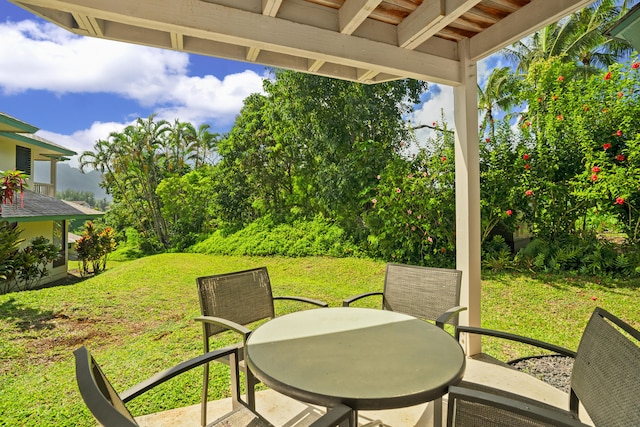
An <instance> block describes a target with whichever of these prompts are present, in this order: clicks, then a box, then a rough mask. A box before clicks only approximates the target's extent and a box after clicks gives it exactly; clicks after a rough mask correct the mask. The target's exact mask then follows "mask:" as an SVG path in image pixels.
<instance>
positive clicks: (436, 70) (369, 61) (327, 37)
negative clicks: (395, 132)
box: [29, 0, 460, 86]
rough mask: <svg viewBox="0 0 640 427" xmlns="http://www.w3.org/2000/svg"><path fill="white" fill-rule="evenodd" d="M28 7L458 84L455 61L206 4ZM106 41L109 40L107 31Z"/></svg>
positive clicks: (150, 0)
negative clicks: (55, 10)
mask: <svg viewBox="0 0 640 427" xmlns="http://www.w3.org/2000/svg"><path fill="white" fill-rule="evenodd" d="M29 3H30V4H36V5H42V6H45V5H46V6H48V7H49V8H52V7H53V8H55V9H57V10H63V11H69V12H75V13H81V14H85V15H92V16H94V17H95V18H97V19H101V20H105V21H114V22H121V23H123V24H126V25H131V26H134V27H141V28H150V29H154V30H156V31H164V32H167V33H168V34H170V33H171V32H175V33H181V34H183V36H193V37H197V38H201V39H205V40H212V41H217V42H222V43H228V44H235V45H239V46H245V47H247V48H257V49H261V50H266V51H273V52H276V53H280V54H285V55H291V56H294V57H301V58H308V59H310V60H314V61H325V62H327V63H333V64H336V65H339V66H347V67H353V68H355V69H365V70H375V71H377V72H380V73H384V74H389V75H396V76H405V77H410V78H415V79H420V80H428V81H431V82H434V83H442V84H447V85H453V86H456V85H458V84H460V70H459V66H458V61H457V60H455V59H450V58H446V57H441V56H436V55H434V54H429V53H423V52H419V51H410V50H406V49H400V50H399V49H398V48H397V46H395V45H390V44H387V43H382V42H377V41H373V40H370V39H365V38H360V37H355V36H348V35H345V34H340V33H337V32H335V31H331V30H327V29H323V28H317V27H311V26H303V24H299V23H296V22H291V21H288V20H284V19H279V18H277V17H275V18H274V17H268V16H264V15H261V14H256V13H252V12H248V11H244V10H238V9H235V8H231V7H226V6H222V5H218V4H214V3H209V2H204V1H193V2H187V3H183V2H176V1H174V0H137V1H135V2H131V1H129V0H111V1H109V2H105V1H103V0H29ZM105 37H107V38H108V37H109V34H108V27H107V29H106V31H105ZM167 37H168V36H167Z"/></svg>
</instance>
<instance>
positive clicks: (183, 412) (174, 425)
mask: <svg viewBox="0 0 640 427" xmlns="http://www.w3.org/2000/svg"><path fill="white" fill-rule="evenodd" d="M466 362H467V363H466V370H465V375H464V380H465V381H469V382H475V383H480V384H485V385H488V386H491V387H495V388H499V389H503V390H509V391H511V392H514V393H517V394H520V395H523V396H527V397H530V398H532V399H536V400H539V401H542V402H545V403H547V404H550V405H553V406H557V407H560V408H564V409H567V408H568V406H569V399H568V395H567V394H566V393H564V392H562V391H560V390H558V389H557V388H555V387H553V386H551V385H549V384H547V383H545V382H542V381H540V380H538V379H536V378H534V377H532V376H530V375H528V374H525V373H522V372H520V371H517V370H515V369H513V368H511V367H509V366H507V365H505V364H502V363H499V362H497V361H496V360H495V359H493V358H491V357H488V356H486V355H478V356H476V357H473V358H467V360H466ZM443 402H444V405H446V396H445V397H444V398H443ZM256 410H257V411H258V412H259V413H260V414H261V415H262V416H264V417H265V418H266V419H267V420H269V421H270V422H271V423H272V424H273V425H275V426H281V427H305V426H308V425H309V424H310V423H311V422H313V421H314V420H316V419H317V418H318V417H319V416H320V415H321V414H323V413H324V411H325V409H324V408H322V407H318V406H313V405H309V404H306V403H303V402H299V401H297V400H294V399H291V398H289V397H286V396H284V395H282V394H280V393H278V392H276V391H274V390H264V391H259V392H257V393H256ZM229 411H231V399H230V398H228V399H222V400H216V401H212V402H209V406H208V421H209V422H211V421H213V420H215V419H216V418H218V417H220V416H222V415H224V414H225V413H227V412H229ZM443 412H444V413H445V414H444V416H445V417H446V406H445V409H444V411H443ZM583 414H584V412H583ZM358 415H359V419H358V422H359V425H361V426H362V425H364V424H366V423H368V422H370V421H372V420H381V421H382V422H383V423H384V425H385V426H388V427H434V426H433V403H432V402H429V403H425V404H422V405H418V406H413V407H409V408H400V409H393V410H384V411H360V412H359V414H358ZM581 418H583V417H581ZM136 420H137V421H138V423H139V424H140V426H141V427H170V426H171V427H198V426H200V405H193V406H189V407H184V408H177V409H173V410H169V411H165V412H159V413H156V414H150V415H144V416H140V417H137V418H136ZM582 421H583V422H586V423H587V424H592V423H591V420H589V419H588V417H586V416H585V417H584V418H583V419H582Z"/></svg>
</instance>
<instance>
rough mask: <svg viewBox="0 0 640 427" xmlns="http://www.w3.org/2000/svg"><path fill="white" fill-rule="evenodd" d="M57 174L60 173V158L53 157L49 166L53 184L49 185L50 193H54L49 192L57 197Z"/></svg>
mask: <svg viewBox="0 0 640 427" xmlns="http://www.w3.org/2000/svg"><path fill="white" fill-rule="evenodd" d="M57 174H58V160H56V159H51V167H50V168H49V183H50V184H51V186H50V187H49V188H50V189H51V190H50V193H52V194H48V195H49V196H51V197H56V191H57V190H56V189H57V188H58V185H57V184H58V183H57V182H56V180H57Z"/></svg>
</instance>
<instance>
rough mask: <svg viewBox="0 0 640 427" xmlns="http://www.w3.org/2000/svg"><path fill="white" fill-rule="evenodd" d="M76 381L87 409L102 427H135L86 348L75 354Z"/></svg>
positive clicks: (120, 400)
mask: <svg viewBox="0 0 640 427" xmlns="http://www.w3.org/2000/svg"><path fill="white" fill-rule="evenodd" d="M74 354H75V358H76V381H77V382H78V389H79V390H80V394H81V395H82V399H83V400H84V402H85V404H86V405H87V408H89V410H90V411H91V413H92V414H93V415H94V416H95V417H96V419H97V420H98V421H99V422H100V424H102V425H103V426H104V427H135V426H138V423H136V421H135V420H134V419H133V416H132V415H131V413H130V412H129V410H128V409H127V407H126V406H125V405H124V402H123V401H122V399H120V396H118V393H116V391H115V390H114V389H113V387H112V386H111V383H110V382H109V380H108V379H107V377H106V376H105V375H104V373H103V372H102V369H100V366H99V365H98V363H96V361H95V360H94V359H93V357H91V354H90V353H89V350H87V349H86V347H80V348H79V349H77V350H76V351H75V352H74Z"/></svg>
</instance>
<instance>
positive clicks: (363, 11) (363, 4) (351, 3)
mask: <svg viewBox="0 0 640 427" xmlns="http://www.w3.org/2000/svg"><path fill="white" fill-rule="evenodd" d="M380 3H382V0H346V1H345V2H344V4H343V5H342V7H341V8H340V11H339V12H338V26H339V28H340V32H341V33H342V34H353V32H354V31H355V30H356V29H357V28H358V27H359V26H360V24H362V23H363V22H364V20H365V19H367V18H368V17H369V15H371V12H373V11H374V10H375V8H376V7H378V5H379V4H380Z"/></svg>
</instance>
